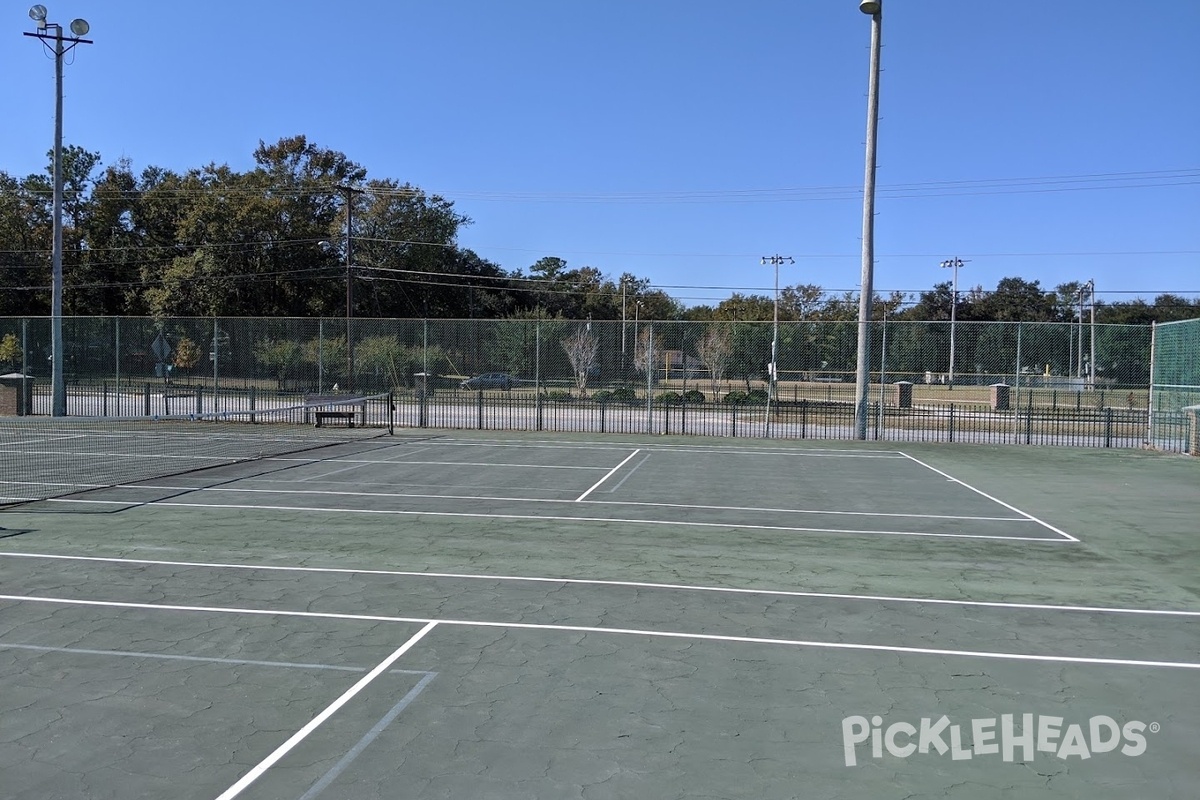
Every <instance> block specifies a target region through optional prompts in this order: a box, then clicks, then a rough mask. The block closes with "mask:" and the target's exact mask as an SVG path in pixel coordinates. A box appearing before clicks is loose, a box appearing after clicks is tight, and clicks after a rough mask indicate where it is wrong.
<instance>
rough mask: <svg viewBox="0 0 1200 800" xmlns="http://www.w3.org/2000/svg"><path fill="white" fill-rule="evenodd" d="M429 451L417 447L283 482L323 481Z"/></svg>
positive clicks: (316, 462)
mask: <svg viewBox="0 0 1200 800" xmlns="http://www.w3.org/2000/svg"><path fill="white" fill-rule="evenodd" d="M406 446H407V445H397V447H406ZM429 449H430V448H428V447H418V448H417V449H416V450H410V451H409V452H407V453H400V454H399V456H392V457H391V458H385V459H382V460H380V461H364V462H362V463H359V464H352V465H350V466H348V467H342V468H341V469H335V470H333V471H331V472H322V473H321V474H319V475H309V476H308V477H307V478H300V479H299V480H296V481H285V483H304V482H305V481H317V480H323V479H325V478H328V477H329V476H330V475H340V474H341V473H343V472H349V471H350V470H353V469H362V468H363V467H365V466H367V465H368V464H394V463H398V462H396V461H395V460H394V459H395V458H398V457H402V456H405V457H406V456H411V455H416V454H417V453H423V452H425V451H426V450H429ZM310 463H313V464H320V463H322V461H321V460H316V461H310ZM400 463H403V462H400Z"/></svg>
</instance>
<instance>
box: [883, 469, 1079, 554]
mask: <svg viewBox="0 0 1200 800" xmlns="http://www.w3.org/2000/svg"><path fill="white" fill-rule="evenodd" d="M902 455H903V456H904V457H905V458H907V459H908V460H909V461H915V462H916V463H918V464H920V465H921V466H922V467H924V468H925V469H930V470H933V471H934V472H936V473H937V474H938V475H941V476H942V477H943V478H945V479H946V480H948V481H951V482H953V483H957V484H958V485H959V486H962V487H965V488H967V489H970V490H971V491H972V492H975V494H978V495H982V496H983V497H986V498H987V499H988V500H991V501H992V502H993V503H999V504H1000V505H1002V506H1004V507H1005V508H1007V509H1008V510H1009V511H1012V512H1015V513H1017V514H1020V515H1021V516H1022V517H1025V518H1026V519H1028V520H1030V521H1032V522H1036V523H1037V524H1038V525H1041V526H1042V527H1043V528H1046V529H1047V530H1050V531H1053V532H1054V533H1057V534H1058V535H1059V536H1062V537H1064V538H1065V539H1066V540H1067V541H1068V542H1078V541H1079V540H1078V539H1076V538H1075V537H1074V536H1072V535H1071V534H1069V533H1067V532H1066V531H1061V530H1059V529H1058V528H1056V527H1054V526H1053V525H1051V524H1050V523H1048V522H1043V521H1042V520H1040V519H1038V518H1037V517H1035V516H1034V515H1033V514H1026V513H1025V512H1024V511H1022V510H1021V509H1019V508H1017V507H1016V506H1014V505H1009V504H1008V503H1006V502H1004V501H1003V500H1000V499H998V498H995V497H992V496H991V495H990V494H988V493H987V492H985V491H982V490H980V489H976V488H975V487H974V486H972V485H970V484H969V483H966V482H965V481H960V480H959V479H958V478H956V477H954V476H953V475H950V474H949V473H946V472H942V471H941V470H940V469H938V468H937V467H931V466H929V465H928V464H926V463H925V462H924V461H922V460H921V459H919V458H913V457H912V456H910V455H909V454H908V453H902Z"/></svg>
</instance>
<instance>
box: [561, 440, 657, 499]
mask: <svg viewBox="0 0 1200 800" xmlns="http://www.w3.org/2000/svg"><path fill="white" fill-rule="evenodd" d="M640 452H642V451H641V449H637V450H634V451H633V452H632V453H630V454H629V455H627V456H625V460H623V461H622V462H621V463H620V464H617V465H616V466H615V467H613V468H612V469H610V470H609V471H608V472H606V473H604V477H603V478H601V479H600V480H598V481H596V482H595V483H593V484H592V488H590V489H588V490H587V491H586V492H584V493H583V494H581V495H579V497H576V498H575V502H576V503H578V502H579V501H581V500H583V499H584V498H586V497H587V496H588V495H589V494H591V493H592V492H594V491H596V489H598V488H600V484H602V483H604V482H605V481H606V480H608V479H609V478H611V477H612V476H613V473H615V472H616V471H617V470H619V469H620V468H621V467H623V466H625V465H626V464H628V463H629V460H630V459H631V458H633V457H634V456H636V455H637V454H638V453H640Z"/></svg>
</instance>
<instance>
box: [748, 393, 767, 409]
mask: <svg viewBox="0 0 1200 800" xmlns="http://www.w3.org/2000/svg"><path fill="white" fill-rule="evenodd" d="M769 398H770V395H768V394H767V390H766V389H751V390H750V391H749V392H747V393H746V405H751V406H765V405H766V404H767V400H768V399H769Z"/></svg>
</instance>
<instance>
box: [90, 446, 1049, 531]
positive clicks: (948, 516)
mask: <svg viewBox="0 0 1200 800" xmlns="http://www.w3.org/2000/svg"><path fill="white" fill-rule="evenodd" d="M650 455H651V454H650V453H647V454H646V458H645V459H642V461H640V462H638V464H637V465H635V466H634V467H633V469H632V470H630V472H629V474H628V475H626V476H625V477H624V478H622V479H621V482H620V483H618V484H617V486H615V487H614V488H613V489H610V490H609V491H614V490H615V489H617V488H619V487H620V485H621V483H624V482H625V481H626V480H628V479H629V475H632V474H633V471H634V470H636V469H637V468H638V467H639V466H641V465H642V464H644V463H646V460H647V459H649V458H650ZM627 460H628V459H627ZM251 480H257V479H251ZM305 480H308V479H307V478H306V479H305ZM268 482H269V481H268ZM296 482H297V481H278V483H284V484H293V483H296ZM601 483H603V481H601ZM113 488H116V489H158V490H165V489H171V490H176V491H180V492H218V493H230V494H237V493H242V494H299V495H331V496H334V497H393V498H396V497H406V498H410V499H420V500H497V501H502V502H511V503H558V504H563V503H578V502H580V501H579V499H575V500H562V499H558V498H553V497H505V496H500V495H467V494H422V493H418V492H364V491H337V490H333V489H276V488H271V489H242V488H237V487H233V486H157V485H153V484H146V483H127V484H123V485H121V486H116V487H113ZM497 488H502V487H497ZM548 491H563V490H562V489H555V490H548ZM586 502H587V504H588V505H593V506H641V507H646V508H686V509H692V510H696V511H748V512H757V513H763V514H815V515H817V516H824V515H828V516H844V517H899V518H903V519H949V520H963V521H967V522H1033V521H1034V520H1031V519H1029V518H1027V517H974V516H967V515H959V514H906V513H903V512H899V511H821V510H818V509H811V508H759V507H756V506H709V505H696V504H691V503H648V502H643V501H637V500H588V501H586Z"/></svg>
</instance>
